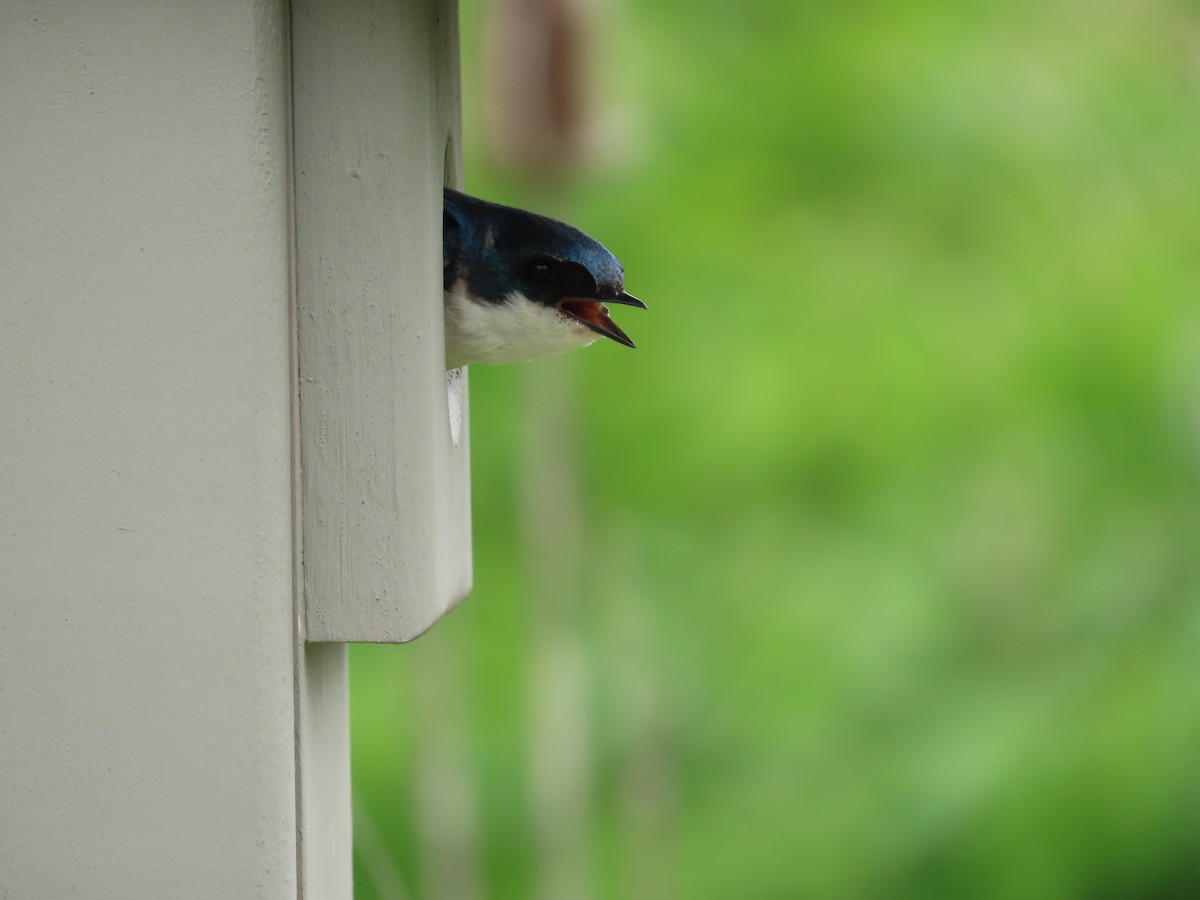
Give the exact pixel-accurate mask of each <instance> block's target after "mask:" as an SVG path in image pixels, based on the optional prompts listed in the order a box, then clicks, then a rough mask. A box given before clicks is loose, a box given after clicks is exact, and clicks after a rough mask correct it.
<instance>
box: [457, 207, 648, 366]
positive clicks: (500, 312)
mask: <svg viewBox="0 0 1200 900" xmlns="http://www.w3.org/2000/svg"><path fill="white" fill-rule="evenodd" d="M442 284H443V289H444V290H445V301H446V368H447V369H456V368H458V367H459V366H465V365H467V364H468V363H510V362H522V361H524V360H528V359H537V358H539V357H542V356H550V355H552V354H555V353H562V352H563V351H565V350H570V349H572V348H574V347H586V346H587V345H588V344H590V343H592V342H593V341H595V340H596V336H597V335H602V336H604V337H607V338H612V339H613V340H614V341H616V342H617V343H618V344H624V345H625V346H626V347H632V346H633V341H631V340H630V339H629V338H628V337H626V335H625V332H623V331H622V330H621V329H620V328H618V327H617V326H616V324H615V323H614V322H613V320H612V319H610V318H609V316H608V307H607V306H606V305H605V304H607V303H619V304H623V305H625V306H636V307H638V308H639V309H645V308H646V304H645V303H643V302H642V301H641V300H639V299H638V298H637V297H634V296H632V295H630V294H627V293H625V270H624V269H623V268H621V264H620V263H619V262H618V261H617V258H616V257H615V256H613V255H612V254H611V253H609V252H608V250H606V249H605V248H604V246H603V245H601V244H600V242H599V241H596V240H593V239H592V238H590V237H588V236H587V235H586V234H584V233H583V232H582V231H579V230H578V229H577V228H572V227H571V226H570V225H565V224H563V223H562V222H558V221H555V220H554V219H549V218H546V217H545V216H539V215H536V214H534V213H530V212H525V211H524V210H520V209H513V208H512V207H510V206H500V205H499V204H496V203H488V202H487V201H485V200H479V199H476V198H475V197H469V196H467V195H466V194H461V193H459V192H458V191H452V190H450V189H449V188H447V189H446V190H445V192H444V194H443V201H442Z"/></svg>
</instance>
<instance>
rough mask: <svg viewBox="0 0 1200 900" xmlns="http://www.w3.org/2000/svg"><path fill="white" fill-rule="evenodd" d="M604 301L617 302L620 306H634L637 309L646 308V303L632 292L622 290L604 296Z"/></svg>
mask: <svg viewBox="0 0 1200 900" xmlns="http://www.w3.org/2000/svg"><path fill="white" fill-rule="evenodd" d="M604 302H605V303H619V304H621V305H622V306H636V307H637V308H638V309H646V304H645V303H643V302H642V301H641V300H639V299H638V298H637V297H635V296H633V294H627V293H625V292H624V291H621V293H619V294H617V296H615V297H605V298H604Z"/></svg>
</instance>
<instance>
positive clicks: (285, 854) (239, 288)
mask: <svg viewBox="0 0 1200 900" xmlns="http://www.w3.org/2000/svg"><path fill="white" fill-rule="evenodd" d="M285 6H286V4H284V3H283V2H281V0H206V2H203V3H196V2H187V0H175V2H165V0H164V2H147V0H106V2H103V3H70V2H60V3H51V4H34V3H32V2H13V3H9V4H7V5H6V6H5V19H4V27H3V28H2V29H0V122H3V130H2V131H0V205H2V206H0V208H2V211H3V215H0V383H2V384H3V390H2V391H0V572H2V573H3V577H2V578H0V896H3V897H6V898H13V900H17V898H20V900H26V898H55V900H57V898H67V897H86V898H89V900H95V898H99V900H107V898H112V900H118V898H119V900H138V898H148V900H149V898H153V900H162V898H172V900H187V898H197V900H212V898H294V897H296V896H297V893H298V890H299V889H300V885H299V884H298V872H299V867H298V864H297V840H296V826H297V819H296V803H297V797H296V781H295V764H294V763H295V760H296V757H297V740H296V736H297V720H296V709H297V703H296V696H295V693H294V691H295V683H294V674H295V671H296V666H297V659H296V655H295V648H296V640H297V638H296V634H297V632H296V627H295V611H294V609H295V607H294V599H293V564H294V563H293V560H294V537H293V531H292V515H293V513H292V502H293V496H292V474H291V469H292V467H291V451H292V408H291V397H292V396H293V391H294V381H293V372H294V369H293V366H292V354H291V350H290V348H289V334H290V331H291V323H290V321H289V272H288V257H289V236H288V227H287V225H288V202H287V186H288V169H287V141H286V135H287V120H286V98H287V81H286V60H287V47H286V41H285V27H284V26H285V15H286V10H285ZM335 649H336V648H335ZM300 666H301V670H302V671H307V672H309V674H310V675H311V677H312V678H313V679H316V680H317V682H318V683H319V684H320V685H321V686H322V688H321V691H322V692H323V693H324V694H330V693H333V694H335V695H336V693H337V692H338V691H339V690H342V691H344V684H345V682H344V677H340V676H339V675H338V673H337V670H336V666H334V667H331V668H328V669H327V668H320V669H318V668H317V667H315V666H314V667H312V668H311V671H310V670H309V667H308V666H307V663H306V662H305V661H304V660H300ZM310 688H311V685H310ZM311 693H312V691H311V690H310V695H311ZM339 703H340V704H341V705H342V706H343V707H344V694H343V695H342V698H341V699H340V700H339V699H338V698H337V697H336V696H334V697H333V700H332V701H331V702H329V703H326V704H319V703H317V704H307V705H306V706H304V708H303V709H302V713H303V715H304V716H320V715H325V714H326V712H327V711H328V710H330V709H332V710H333V711H334V712H336V710H337V707H338V705H339ZM339 721H340V722H341V725H342V726H344V719H341V720H339V719H337V718H336V717H333V718H330V720H329V722H326V723H321V722H317V723H315V724H316V725H317V726H319V728H320V730H321V732H322V733H326V734H332V735H334V737H332V738H330V739H329V741H330V742H331V745H332V746H335V747H336V746H337V737H336V735H337V733H338V732H337V728H338V727H341V726H339V725H338V724H337V723H338V722H339ZM313 725H314V723H313V722H311V721H305V719H304V718H302V719H301V721H300V724H299V730H300V732H301V734H302V735H303V734H306V733H307V731H306V730H307V729H311V728H312V727H313ZM341 735H342V737H341V740H342V741H343V742H344V740H345V737H344V729H343V731H342V732H341ZM302 744H303V746H302V747H301V750H300V755H301V756H302V755H303V753H304V748H305V747H308V746H310V743H307V742H302ZM324 758H325V759H331V760H332V762H333V764H335V765H338V766H344V759H338V758H337V753H336V752H333V753H326V754H325V757H324ZM335 777H341V775H340V774H338V775H337V776H335ZM342 796H343V800H344V799H345V792H344V788H343V789H342ZM329 820H330V821H331V822H332V823H333V824H332V825H331V826H330V827H331V828H332V827H335V826H336V827H341V828H343V829H344V833H342V834H339V835H335V836H334V837H333V838H332V840H335V841H338V842H341V843H342V844H343V846H344V852H348V838H349V831H348V826H345V825H341V826H338V825H337V820H336V816H335V815H333V814H331V815H330V817H329ZM346 872H347V873H348V870H346ZM323 886H327V887H328V889H327V891H326V892H324V893H321V894H320V895H319V896H321V897H322V898H338V897H342V898H348V897H349V896H350V885H349V877H348V874H343V875H340V876H339V875H338V874H337V873H336V872H335V874H334V876H333V877H332V878H331V879H330V880H327V881H326V882H325V883H324V885H323ZM311 896H317V894H315V893H314V894H311Z"/></svg>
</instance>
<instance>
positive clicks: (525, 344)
mask: <svg viewBox="0 0 1200 900" xmlns="http://www.w3.org/2000/svg"><path fill="white" fill-rule="evenodd" d="M596 338H597V335H596V333H595V332H593V331H591V330H590V329H588V328H586V327H585V326H583V325H581V324H580V323H579V322H576V321H575V320H574V319H571V318H568V317H567V316H565V315H563V314H562V313H560V312H559V311H558V310H556V309H553V308H551V307H549V306H545V305H543V304H541V303H534V302H533V301H532V300H530V299H529V298H528V297H526V296H525V295H524V294H521V293H512V294H509V295H508V297H506V298H505V300H504V302H503V303H487V302H477V301H475V300H472V299H471V298H470V297H469V296H468V295H467V292H466V290H465V289H464V288H463V286H462V285H461V283H460V284H458V285H455V287H454V289H453V290H451V291H449V292H448V293H447V294H446V368H447V369H456V368H458V367H459V366H465V365H467V364H468V363H511V362H524V361H525V360H529V359H539V358H541V357H543V356H553V355H554V354H556V353H564V352H565V351H567V350H574V349H575V348H576V347H586V346H587V345H588V344H590V343H592V342H593V341H595V340H596Z"/></svg>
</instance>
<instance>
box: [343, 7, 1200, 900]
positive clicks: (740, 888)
mask: <svg viewBox="0 0 1200 900" xmlns="http://www.w3.org/2000/svg"><path fill="white" fill-rule="evenodd" d="M468 12H470V10H468ZM621 15H622V16H623V21H622V23H621V27H620V30H619V32H614V33H613V34H610V35H608V37H607V40H608V41H609V43H610V45H611V46H609V47H608V48H607V49H606V50H605V55H604V56H603V57H602V60H601V62H602V63H610V64H611V66H608V67H606V68H604V70H603V72H602V75H603V77H604V79H605V80H606V82H608V83H610V84H612V85H614V86H615V89H616V90H617V92H618V96H620V97H621V101H620V102H621V103H623V104H625V106H626V107H627V108H626V109H623V110H618V113H621V115H617V116H615V117H614V119H615V120H617V121H621V122H624V123H625V125H624V126H623V128H624V130H623V131H622V132H621V133H620V134H617V135H612V134H610V135H608V136H607V138H608V139H609V141H610V142H611V143H612V144H613V145H614V146H617V147H619V148H620V149H621V150H622V151H623V152H624V153H625V154H626V155H625V162H624V164H623V165H622V166H621V167H619V168H618V169H616V170H612V171H608V172H606V173H604V174H602V175H599V176H596V177H594V178H593V179H592V180H590V181H588V182H586V183H585V184H583V185H582V186H580V187H578V188H577V189H576V190H575V191H574V192H573V194H572V196H571V210H572V211H571V213H570V216H569V217H570V218H571V220H572V221H574V222H575V223H577V224H579V225H580V226H581V227H583V228H584V229H585V230H587V231H589V232H590V233H592V234H594V235H596V236H597V237H599V238H600V239H601V240H603V241H604V242H605V243H606V244H608V246H609V247H610V248H611V249H612V250H613V251H614V252H616V253H617V255H618V256H620V257H621V259H622V261H623V262H624V263H625V266H626V270H627V277H628V286H629V288H630V290H631V291H633V292H634V293H635V294H637V295H638V296H640V297H642V298H643V299H645V300H646V301H647V302H648V303H649V304H650V311H649V312H648V313H645V314H638V313H636V312H631V311H628V310H617V318H618V319H619V321H620V322H621V324H622V326H623V327H625V326H627V330H628V331H629V333H630V335H631V336H633V338H634V339H635V340H636V341H637V342H638V344H639V347H640V348H641V349H639V350H638V351H637V352H636V353H631V352H627V351H625V350H623V349H621V348H618V347H615V346H597V347H593V348H592V349H590V350H588V351H584V352H582V353H580V354H577V357H578V358H575V359H571V360H565V361H562V360H559V361H547V362H544V363H534V364H529V365H528V366H527V367H524V369H523V370H522V369H508V370H503V369H491V370H489V369H483V368H479V369H476V370H473V371H472V373H471V375H472V406H473V409H472V431H473V444H474V465H475V472H474V502H475V535H476V538H475V539H476V589H475V594H474V596H473V598H472V599H471V600H470V601H469V603H468V604H467V605H466V607H464V609H463V610H461V611H459V612H457V613H455V614H454V615H453V616H451V618H450V619H449V620H447V621H446V622H445V623H443V624H442V625H440V626H439V628H438V629H437V630H435V631H434V632H433V633H432V634H431V635H430V636H428V637H426V638H423V639H422V641H421V642H418V644H416V645H414V646H413V647H412V648H410V649H405V650H398V649H396V648H363V649H360V650H357V651H356V653H355V656H354V716H355V725H354V728H355V730H354V740H355V747H354V752H355V756H354V764H355V783H356V790H357V792H358V796H359V798H360V801H361V805H362V807H363V809H364V810H365V811H366V812H367V813H368V814H369V816H370V819H371V820H372V822H373V825H374V827H377V828H378V829H379V831H380V834H381V835H382V840H383V842H384V844H385V845H386V847H387V852H388V853H390V854H391V855H392V858H393V859H394V862H395V865H396V866H397V867H398V870H399V871H400V872H401V873H403V877H404V879H405V880H406V881H407V882H408V885H409V887H410V889H413V890H414V895H415V896H425V894H422V893H421V892H420V891H416V890H415V889H416V888H417V887H419V886H420V885H421V884H423V883H425V882H424V875H423V871H422V862H421V860H420V859H419V858H418V857H419V853H418V851H417V849H416V848H415V845H416V844H417V843H419V840H418V836H417V831H418V830H419V829H418V827H417V826H416V825H415V824H414V822H415V821H416V820H417V817H418V815H419V813H418V812H417V811H416V808H415V806H414V803H415V801H414V794H415V793H416V792H417V785H418V782H419V780H420V777H421V776H420V775H419V772H418V770H417V769H414V749H413V735H412V734H411V733H410V732H408V731H406V729H409V728H412V727H415V726H417V725H419V723H420V720H419V719H417V718H416V715H417V710H416V708H415V707H414V703H415V701H414V699H413V692H414V691H419V690H420V682H421V679H422V678H423V677H426V676H427V673H428V669H427V668H425V667H426V666H428V665H429V663H428V659H429V658H430V657H433V656H436V655H437V654H440V653H446V652H448V650H447V648H449V647H454V648H457V649H456V650H455V651H454V652H455V653H456V654H457V655H456V657H455V658H456V659H457V660H459V661H460V663H461V665H462V667H463V671H462V673H461V681H462V684H461V691H460V696H461V697H463V698H465V699H464V702H465V703H466V705H467V709H466V711H465V713H464V716H463V721H464V722H465V723H466V724H465V731H464V732H463V734H461V735H460V738H461V744H462V748H463V749H462V750H461V752H462V753H463V760H462V764H463V771H465V772H466V773H467V776H466V777H467V778H468V780H469V784H470V785H471V786H473V788H474V790H475V791H476V792H477V802H478V805H479V809H480V810H481V816H482V824H481V832H480V834H479V836H478V839H479V845H480V847H481V851H480V852H481V854H482V873H483V879H484V881H485V882H486V884H487V891H488V893H487V896H489V897H494V898H509V897H521V896H531V895H532V890H533V888H532V885H533V883H534V881H535V875H534V874H533V873H534V871H535V867H536V858H537V855H538V853H539V852H540V851H539V850H538V849H537V846H536V844H537V841H536V836H535V830H536V829H535V826H534V824H533V823H532V822H531V802H530V799H529V780H530V771H529V768H530V763H529V754H530V748H529V741H530V739H531V738H530V735H531V730H530V729H531V725H530V722H529V719H530V706H529V704H530V701H529V697H528V686H529V682H530V679H531V678H532V677H533V675H534V673H535V672H536V671H537V670H536V668H535V663H534V662H533V661H531V653H533V652H534V651H536V649H537V647H538V644H537V643H536V633H537V628H538V626H539V623H541V622H542V621H543V620H545V619H546V618H547V617H549V618H551V619H554V618H555V617H556V614H555V613H554V612H553V603H552V602H551V603H550V604H549V609H550V611H548V604H546V603H538V602H533V601H531V600H530V596H531V594H532V593H534V589H533V588H531V587H530V584H529V580H528V579H529V568H530V564H529V556H530V554H531V553H537V552H538V550H537V547H536V546H535V547H532V548H531V547H530V546H529V542H528V541H525V542H522V541H521V540H520V536H521V529H520V528H519V527H518V525H517V524H516V523H517V522H518V520H520V519H521V517H522V515H523V514H522V512H521V508H522V507H521V501H520V499H519V497H518V487H517V474H516V473H518V472H519V471H520V469H521V464H520V462H519V461H518V460H517V458H516V456H517V453H518V451H519V450H521V448H522V447H524V446H525V444H524V443H523V439H522V438H521V437H520V434H519V430H520V429H519V426H518V424H517V423H519V422H520V421H521V420H522V419H523V418H524V417H525V416H527V415H528V414H529V410H528V405H527V404H528V389H527V383H528V381H529V380H530V379H537V378H545V379H552V378H559V377H567V376H570V379H571V384H572V385H573V388H572V390H573V391H574V392H575V393H574V401H575V402H574V405H573V415H575V416H576V417H577V420H578V427H579V429H580V437H579V438H578V441H577V443H578V448H577V450H576V451H574V452H573V455H572V456H571V459H572V460H573V461H575V462H577V463H578V466H579V473H580V478H581V481H580V486H581V487H580V489H581V491H582V508H583V513H582V519H583V526H582V527H583V534H584V539H585V542H586V543H585V546H584V547H583V548H582V549H581V555H580V561H581V562H580V571H579V572H578V590H577V592H576V594H575V595H573V596H572V597H571V598H570V599H569V600H565V601H564V609H565V610H566V612H563V613H561V614H557V615H558V617H559V618H562V619H563V620H564V622H565V625H564V627H567V628H569V629H571V630H572V631H573V632H574V633H576V634H578V635H579V640H580V642H581V647H582V650H583V653H584V655H585V659H586V664H587V685H588V691H587V694H586V696H585V697H584V698H583V699H584V700H585V702H586V708H585V721H586V723H587V724H588V726H589V730H588V734H589V748H588V760H589V768H588V773H589V782H588V786H587V795H586V796H587V807H586V810H585V813H586V817H587V826H588V827H587V835H588V837H587V840H588V841H589V844H588V847H589V854H590V855H589V857H588V859H589V867H590V868H589V871H590V872H591V878H592V886H593V892H594V894H595V896H598V897H638V896H646V897H652V896H653V897H659V896H662V897H670V896H675V897H682V898H758V897H762V898H783V897H788V898H791V897H796V898H809V897H811V898H822V900H825V898H905V900H908V898H914V900H915V898H931V900H932V898H938V900H960V898H972V900H987V898H997V900H999V898H1005V900H1007V898H1014V900H1016V898H1019V900H1036V898H1175V897H1180V898H1182V897H1191V896H1197V895H1200V831H1198V830H1197V825H1196V809H1197V804H1198V803H1200V767H1198V766H1197V765H1196V755H1197V748H1200V690H1197V685H1198V684H1200V603H1198V602H1197V601H1198V600H1200V596H1198V595H1200V562H1198V557H1197V553H1196V541H1197V537H1198V536H1200V507H1198V504H1197V502H1196V499H1195V498H1196V496H1197V489H1198V488H1200V478H1198V477H1197V468H1196V458H1197V452H1198V449H1200V448H1198V435H1200V431H1198V423H1200V418H1198V413H1197V410H1198V409H1200V319H1197V317H1196V314H1195V312H1194V308H1195V304H1196V300H1197V294H1198V293H1200V224H1198V223H1200V217H1198V216H1197V209H1200V187H1198V184H1200V182H1198V179H1197V165H1198V161H1200V117H1198V116H1197V115H1196V104H1195V96H1196V87H1197V83H1198V79H1200V64H1198V62H1197V60H1198V59H1200V56H1198V55H1197V53H1198V51H1197V48H1198V47H1200V26H1198V25H1197V21H1196V19H1195V15H1194V9H1189V5H1188V4H1185V3H1178V2H1168V0H1148V2H1139V3H1135V2H1133V0H1101V2H1090V3H1084V2H1080V0H1048V2H1039V3H1033V2H1009V3H997V2H985V0H974V2H966V3H962V2H960V3H949V2H931V0H930V2H917V3H908V4H900V3H889V2H882V0H866V2H858V3H843V4H829V3H823V4H817V3H811V2H792V0H778V2H770V3H768V2H763V0H760V2H736V0H703V2H697V0H686V2H685V0H653V2H651V0H641V2H638V3H636V4H629V6H628V8H627V9H624V10H622V13H621ZM473 21H474V20H473V19H472V18H470V17H469V16H468V19H467V20H466V22H465V23H464V27H465V29H466V35H467V37H468V48H467V53H466V56H467V58H468V59H470V58H471V56H472V44H471V43H470V41H471V40H473V36H474V31H473V27H474V26H473ZM471 88H472V82H471V81H470V80H468V83H467V90H468V99H469V100H470V99H471V95H470V92H471ZM472 127H473V125H472V120H470V119H469V120H468V131H470V130H471V129H472ZM470 159H471V157H468V160H469V164H468V187H469V188H470V189H472V190H474V191H475V192H477V193H480V194H483V195H485V196H491V197H493V198H495V199H499V200H505V201H507V202H513V203H518V204H522V205H532V204H531V202H530V201H529V200H528V198H527V197H523V196H522V195H521V194H520V193H519V192H518V191H517V189H515V188H512V187H509V189H508V190H507V191H506V190H505V187H504V185H503V183H502V182H501V181H500V180H498V179H497V178H496V177H495V176H494V174H493V175H491V176H489V174H488V173H486V172H483V171H480V170H478V169H475V168H472V166H471V165H470ZM564 373H567V375H564ZM647 754H649V755H648V756H647ZM647 759H649V760H650V762H649V763H647V762H646V760H647ZM651 763H652V764H651ZM646 772H649V773H651V776H653V777H651V781H650V784H649V785H647V784H644V783H641V782H638V781H637V779H638V778H639V777H648V776H645V773H646ZM638 773H642V774H641V775H639V774H638ZM631 779H633V784H634V786H635V788H634V789H633V794H632V795H633V796H634V797H635V800H634V801H630V800H629V799H628V798H629V796H630V791H631V788H630V783H631ZM656 792H657V793H656ZM639 796H640V797H642V798H643V799H644V800H645V799H646V798H654V797H657V799H655V800H653V803H651V804H650V806H649V807H646V805H645V803H644V804H643V805H642V806H639V805H638V803H637V802H636V798H637V797H639ZM646 803H650V800H646ZM647 809H648V810H649V811H646V810H647ZM639 810H641V811H642V812H639ZM642 813H645V815H644V816H643V817H642V818H638V817H639V815H642ZM647 846H648V847H649V848H650V852H651V853H652V854H653V857H654V860H655V862H654V866H655V867H657V869H656V871H657V873H658V876H657V877H659V878H661V879H663V881H662V882H661V883H660V885H661V884H665V885H666V887H661V886H660V888H654V889H651V888H650V887H648V886H647V885H648V882H645V881H643V880H640V875H639V872H640V871H641V870H640V869H639V868H638V866H639V865H640V863H638V859H639V852H642V853H645V852H646V847H647ZM639 847H641V850H640V851H639ZM360 862H361V859H360ZM375 880H376V879H375V878H374V877H373V876H372V874H371V873H370V871H368V870H367V868H366V867H363V866H360V868H359V877H358V882H359V894H360V896H362V897H370V896H375V894H374V893H373V891H374V888H373V884H374V882H375ZM566 900H571V898H566Z"/></svg>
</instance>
